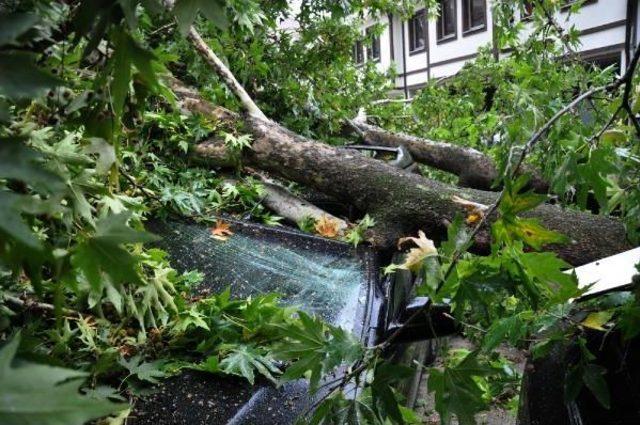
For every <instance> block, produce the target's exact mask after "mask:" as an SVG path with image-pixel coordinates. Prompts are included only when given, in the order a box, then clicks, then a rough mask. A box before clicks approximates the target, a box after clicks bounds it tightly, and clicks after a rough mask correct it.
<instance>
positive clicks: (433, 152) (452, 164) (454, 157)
mask: <svg viewBox="0 0 640 425" xmlns="http://www.w3.org/2000/svg"><path fill="white" fill-rule="evenodd" d="M350 124H351V125H352V126H355V127H356V128H357V129H358V130H359V132H358V134H359V135H360V137H361V138H362V140H363V141H364V143H366V144H369V145H378V146H388V147H398V146H400V145H403V146H404V147H405V148H407V149H408V150H409V152H411V156H413V159H415V160H416V161H417V162H420V163H422V164H425V165H428V166H430V167H433V168H437V169H439V170H442V171H446V172H449V173H452V174H455V175H457V176H458V178H459V180H458V185H460V186H463V187H471V188H474V189H482V190H495V189H496V187H495V186H494V184H495V181H496V179H497V178H498V170H497V167H496V164H495V162H494V161H493V159H491V158H490V157H489V156H487V155H485V154H483V153H482V152H480V151H477V150H476V149H473V148H468V147H464V146H459V145H454V144H452V143H446V142H435V141H432V140H428V139H423V138H420V137H416V136H411V135H408V134H404V133H394V132H390V131H387V130H385V129H383V128H380V127H377V126H374V125H371V124H367V123H365V122H363V121H360V120H353V121H351V123H350ZM524 172H525V173H529V174H530V175H531V180H530V181H529V186H530V187H531V188H532V189H533V190H535V191H536V192H539V193H546V192H547V191H548V190H549V184H548V183H547V182H546V181H545V179H543V178H542V177H541V176H540V173H539V172H537V170H534V169H533V168H531V167H525V169H524Z"/></svg>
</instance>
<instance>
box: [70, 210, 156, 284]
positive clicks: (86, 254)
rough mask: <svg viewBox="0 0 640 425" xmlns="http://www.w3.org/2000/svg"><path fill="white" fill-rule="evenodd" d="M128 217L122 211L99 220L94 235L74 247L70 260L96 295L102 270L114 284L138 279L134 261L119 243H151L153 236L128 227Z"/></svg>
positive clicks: (128, 215) (132, 281) (134, 281)
mask: <svg viewBox="0 0 640 425" xmlns="http://www.w3.org/2000/svg"><path fill="white" fill-rule="evenodd" d="M129 217H130V214H128V213H122V214H117V215H116V214H114V215H108V216H106V217H105V218H103V219H101V220H99V221H98V222H97V223H96V232H95V234H94V235H93V236H92V237H89V238H87V239H85V240H84V241H83V242H81V243H80V244H78V246H76V248H75V252H74V254H73V256H72V259H71V261H72V263H73V264H74V266H75V267H77V268H78V269H80V270H81V271H82V273H83V274H84V276H85V278H86V279H87V281H88V282H89V284H90V285H91V288H92V290H93V291H94V292H95V293H97V294H101V293H102V291H103V289H104V287H105V286H104V284H103V281H102V276H103V273H104V275H107V276H109V278H110V280H111V283H113V284H114V285H120V284H123V283H126V282H128V283H138V282H140V277H139V275H138V270H137V265H138V262H137V260H136V258H135V257H134V256H133V255H131V254H130V253H129V251H128V250H127V249H125V248H124V247H123V246H122V244H126V243H144V242H151V241H154V240H157V237H156V236H154V235H152V234H150V233H147V232H142V231H138V230H135V229H133V228H131V227H129V226H128V225H127V220H128V219H129Z"/></svg>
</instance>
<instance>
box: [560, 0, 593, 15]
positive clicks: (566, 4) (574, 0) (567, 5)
mask: <svg viewBox="0 0 640 425" xmlns="http://www.w3.org/2000/svg"><path fill="white" fill-rule="evenodd" d="M577 2H578V0H565V1H564V4H563V5H562V6H561V7H560V12H561V13H562V12H568V11H569V9H571V6H573V4H574V3H577ZM597 2H598V0H585V2H584V3H582V7H585V6H589V5H590V4H594V3H597Z"/></svg>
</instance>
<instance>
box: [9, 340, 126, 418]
mask: <svg viewBox="0 0 640 425" xmlns="http://www.w3.org/2000/svg"><path fill="white" fill-rule="evenodd" d="M19 344H20V337H19V336H16V337H14V338H13V339H12V340H11V341H10V342H8V343H7V344H5V346H4V347H2V349H0V378H2V386H3V388H2V398H1V399H0V400H1V401H0V420H2V423H4V424H7V425H17V424H36V423H37V424H43V425H63V424H64V425H82V424H84V423H85V422H87V421H89V420H91V419H96V418H99V417H102V416H105V415H108V414H110V413H115V412H118V411H119V410H123V409H125V406H126V405H122V404H114V403H111V402H109V401H107V400H95V399H91V398H89V397H87V396H83V395H81V394H80V392H79V389H80V385H81V384H82V379H81V378H86V377H87V374H86V373H83V372H78V371H75V370H70V369H63V368H60V367H54V366H47V365H41V364H36V363H21V364H19V365H15V364H14V363H15V361H14V357H15V354H16V351H17V350H18V345H19Z"/></svg>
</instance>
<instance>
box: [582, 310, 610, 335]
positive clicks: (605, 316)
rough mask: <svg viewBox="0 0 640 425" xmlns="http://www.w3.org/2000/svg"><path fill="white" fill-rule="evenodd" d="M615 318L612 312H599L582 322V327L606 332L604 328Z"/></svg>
mask: <svg viewBox="0 0 640 425" xmlns="http://www.w3.org/2000/svg"><path fill="white" fill-rule="evenodd" d="M612 316H613V312H612V311H598V312H596V313H589V315H588V316H587V317H586V318H585V319H584V320H583V321H582V326H584V327H587V328H591V329H596V330H598V331H604V330H606V329H605V328H604V327H603V326H604V325H606V324H607V322H608V321H609V320H611V317H612Z"/></svg>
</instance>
